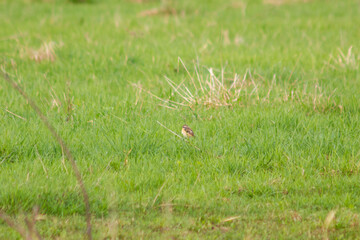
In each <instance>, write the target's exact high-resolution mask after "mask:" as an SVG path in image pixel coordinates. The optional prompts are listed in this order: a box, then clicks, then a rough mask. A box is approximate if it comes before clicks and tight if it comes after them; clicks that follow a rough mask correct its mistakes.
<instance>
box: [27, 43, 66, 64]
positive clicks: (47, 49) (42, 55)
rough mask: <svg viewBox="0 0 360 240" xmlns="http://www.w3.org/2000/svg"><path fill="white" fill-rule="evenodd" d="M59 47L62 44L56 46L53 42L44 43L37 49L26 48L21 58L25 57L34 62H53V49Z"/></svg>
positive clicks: (54, 58)
mask: <svg viewBox="0 0 360 240" xmlns="http://www.w3.org/2000/svg"><path fill="white" fill-rule="evenodd" d="M61 46H62V44H57V43H55V42H44V43H43V44H42V45H41V46H40V47H39V48H38V49H34V48H26V49H25V50H24V51H23V53H22V56H26V57H28V58H30V59H31V60H34V61H36V62H43V61H49V62H54V61H55V60H56V53H55V49H56V48H58V47H61Z"/></svg>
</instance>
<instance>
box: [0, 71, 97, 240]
mask: <svg viewBox="0 0 360 240" xmlns="http://www.w3.org/2000/svg"><path fill="white" fill-rule="evenodd" d="M2 77H3V78H4V79H5V81H6V82H8V83H9V84H10V85H11V86H12V87H13V88H14V89H15V90H16V91H17V92H19V93H20V94H21V95H22V96H23V97H24V98H25V100H26V101H27V102H28V103H29V104H30V106H31V107H32V108H33V109H34V110H35V112H36V114H37V115H38V116H39V117H40V119H41V120H42V121H43V123H44V124H45V126H46V127H47V128H48V129H49V131H50V132H51V134H52V135H53V137H54V138H55V139H56V141H57V142H58V143H59V144H60V145H61V148H62V149H63V150H64V153H65V155H66V157H67V158H68V159H69V161H70V163H71V166H72V168H73V170H74V173H75V176H76V180H77V182H78V183H79V185H80V189H81V193H82V195H83V198H84V203H85V211H86V225H87V227H86V235H87V238H88V239H89V240H91V239H92V234H91V212H90V203H89V195H88V194H87V191H86V189H85V185H84V182H83V179H82V177H81V174H80V171H79V168H78V167H77V165H76V162H75V159H74V157H73V156H72V154H71V153H70V150H69V148H68V147H67V145H66V143H65V142H64V140H63V139H62V138H61V137H60V135H59V134H58V133H57V132H56V130H55V128H54V127H53V126H52V125H51V124H50V122H49V120H48V119H47V117H45V115H44V114H43V113H42V112H41V110H40V108H39V107H38V106H37V105H36V104H35V102H34V101H33V100H32V99H31V98H30V97H29V96H28V95H27V94H26V93H25V92H24V91H23V90H22V89H21V88H20V86H19V85H18V84H17V83H16V82H15V81H13V80H12V79H11V78H10V77H9V75H8V74H7V73H6V72H5V71H4V70H3V73H2ZM1 216H4V215H1V212H0V217H1ZM8 220H9V219H8ZM6 222H7V223H8V225H9V226H11V225H10V224H9V223H11V222H8V221H6ZM13 228H14V227H13ZM19 233H20V232H19Z"/></svg>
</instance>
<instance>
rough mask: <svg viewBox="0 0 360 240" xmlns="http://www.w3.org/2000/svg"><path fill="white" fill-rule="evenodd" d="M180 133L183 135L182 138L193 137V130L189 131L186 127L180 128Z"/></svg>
mask: <svg viewBox="0 0 360 240" xmlns="http://www.w3.org/2000/svg"><path fill="white" fill-rule="evenodd" d="M181 133H182V135H184V137H188V138H190V137H195V135H194V132H193V130H191V128H190V127H189V126H188V125H184V126H182V129H181Z"/></svg>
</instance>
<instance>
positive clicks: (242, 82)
mask: <svg viewBox="0 0 360 240" xmlns="http://www.w3.org/2000/svg"><path fill="white" fill-rule="evenodd" d="M178 61H179V67H180V63H181V66H182V67H183V68H184V70H185V71H186V74H187V76H186V77H185V78H184V79H183V80H182V81H181V82H180V83H175V82H174V81H173V80H171V79H170V78H169V77H167V76H165V78H164V79H165V81H166V83H167V84H168V85H169V87H170V88H171V94H168V95H167V96H165V97H160V96H158V95H156V94H154V93H153V92H151V91H148V90H146V89H144V88H143V87H142V86H141V85H140V84H134V86H135V87H137V88H138V89H139V91H138V92H137V98H136V99H137V101H138V99H139V95H141V92H142V91H145V92H147V93H148V94H150V95H151V96H152V97H154V98H156V99H157V100H159V101H160V104H159V105H160V106H163V107H166V108H170V109H179V108H183V107H190V108H193V107H195V106H205V107H206V108H219V107H234V106H245V105H253V104H259V103H275V102H277V103H284V102H297V103H301V104H302V105H305V106H308V107H309V109H313V110H314V111H321V112H322V111H327V110H329V109H334V108H338V109H340V110H342V107H341V105H338V104H337V103H336V102H335V101H334V99H333V98H332V96H333V94H334V92H335V90H334V91H332V93H331V94H330V95H328V94H327V93H326V91H325V90H324V89H323V88H321V86H320V85H319V83H318V82H314V83H308V82H306V83H305V84H300V83H299V82H298V81H290V78H291V77H292V74H291V75H290V77H289V78H288V79H286V80H284V79H279V80H277V76H276V74H274V75H273V77H272V79H266V78H265V77H263V76H261V75H260V74H258V73H256V72H255V71H251V70H250V69H247V70H246V71H245V73H244V74H242V75H241V74H238V73H228V72H225V70H224V68H222V69H221V70H214V69H213V68H206V67H202V66H200V65H199V64H194V68H193V71H192V73H190V71H189V69H188V68H187V67H186V65H185V64H184V62H183V61H182V60H181V58H179V59H178ZM178 71H179V68H178ZM277 81H278V82H277Z"/></svg>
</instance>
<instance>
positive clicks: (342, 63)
mask: <svg viewBox="0 0 360 240" xmlns="http://www.w3.org/2000/svg"><path fill="white" fill-rule="evenodd" d="M352 49H353V47H352V46H350V47H349V49H348V50H347V52H346V53H344V51H342V50H341V49H340V48H339V49H338V52H339V53H338V55H337V56H333V55H330V58H329V61H328V63H327V65H328V66H329V67H331V68H332V69H335V70H336V69H353V70H357V69H359V65H360V64H359V63H360V55H356V54H355V53H354V52H353V51H352Z"/></svg>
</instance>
